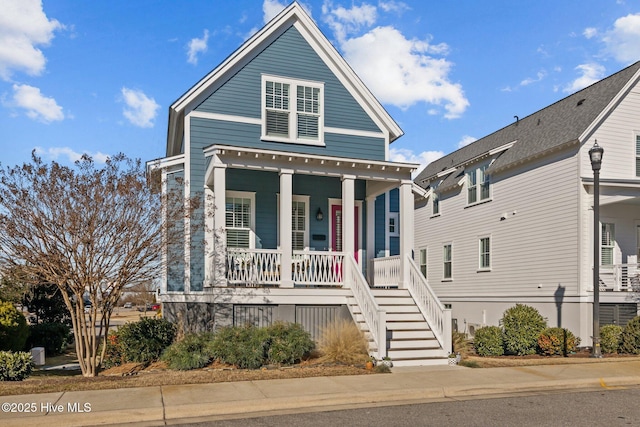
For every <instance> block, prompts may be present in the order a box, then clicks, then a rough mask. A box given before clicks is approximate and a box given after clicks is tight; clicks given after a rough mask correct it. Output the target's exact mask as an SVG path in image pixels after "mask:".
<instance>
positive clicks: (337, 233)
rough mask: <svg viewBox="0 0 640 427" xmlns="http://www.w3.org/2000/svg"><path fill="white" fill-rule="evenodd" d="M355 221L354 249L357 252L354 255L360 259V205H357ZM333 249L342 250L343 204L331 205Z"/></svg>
mask: <svg viewBox="0 0 640 427" xmlns="http://www.w3.org/2000/svg"><path fill="white" fill-rule="evenodd" d="M354 212H355V221H354V224H353V225H354V227H353V239H354V249H355V251H354V252H355V253H354V254H353V256H354V257H355V259H356V261H358V252H359V249H360V243H359V241H358V234H359V233H358V230H359V224H358V220H359V217H358V206H356V207H355V211H354ZM331 224H332V230H331V249H332V250H334V251H336V252H342V248H343V246H342V205H331Z"/></svg>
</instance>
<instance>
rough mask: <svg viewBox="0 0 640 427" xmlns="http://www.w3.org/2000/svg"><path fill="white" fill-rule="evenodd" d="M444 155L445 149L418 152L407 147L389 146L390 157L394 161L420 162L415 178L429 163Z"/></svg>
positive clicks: (414, 174)
mask: <svg viewBox="0 0 640 427" xmlns="http://www.w3.org/2000/svg"><path fill="white" fill-rule="evenodd" d="M442 156H444V152H443V151H423V152H421V153H418V154H416V153H414V152H413V151H412V150H409V149H407V148H393V147H392V148H389V159H390V160H391V161H392V162H401V163H418V164H420V167H419V168H418V169H417V170H416V171H415V172H414V173H413V177H414V178H415V177H416V176H418V175H419V174H420V172H422V170H423V169H424V168H425V167H426V166H427V165H428V164H429V163H431V162H433V161H435V160H438V159H439V158H440V157H442Z"/></svg>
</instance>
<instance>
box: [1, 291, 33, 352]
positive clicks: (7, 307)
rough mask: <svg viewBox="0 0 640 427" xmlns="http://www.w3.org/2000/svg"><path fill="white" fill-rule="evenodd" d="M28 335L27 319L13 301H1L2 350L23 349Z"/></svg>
mask: <svg viewBox="0 0 640 427" xmlns="http://www.w3.org/2000/svg"><path fill="white" fill-rule="evenodd" d="M28 337H29V326H28V325H27V319H25V318H24V316H23V315H22V313H20V312H19V311H18V309H17V308H16V307H15V306H14V305H13V303H10V302H8V301H7V302H2V301H0V350H9V351H22V350H24V348H25V344H26V342H27V338H28Z"/></svg>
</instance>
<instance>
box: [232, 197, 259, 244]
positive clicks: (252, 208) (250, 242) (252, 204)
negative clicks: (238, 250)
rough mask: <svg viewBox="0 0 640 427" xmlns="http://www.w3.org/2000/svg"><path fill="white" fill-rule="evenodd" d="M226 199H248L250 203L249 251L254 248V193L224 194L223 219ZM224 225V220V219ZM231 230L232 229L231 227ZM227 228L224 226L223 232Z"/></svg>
mask: <svg viewBox="0 0 640 427" xmlns="http://www.w3.org/2000/svg"><path fill="white" fill-rule="evenodd" d="M227 197H233V198H242V199H249V200H250V202H251V213H250V215H251V218H250V220H249V249H255V248H256V193H255V192H254V191H234V190H227V191H226V192H225V218H226V215H227ZM225 223H226V219H225ZM231 228H233V227H231ZM226 229H227V227H226V226H225V231H226Z"/></svg>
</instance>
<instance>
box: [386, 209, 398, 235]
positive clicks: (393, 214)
mask: <svg viewBox="0 0 640 427" xmlns="http://www.w3.org/2000/svg"><path fill="white" fill-rule="evenodd" d="M391 220H393V224H394V228H393V231H390V228H391ZM387 232H388V233H389V237H400V212H389V215H388V216H387Z"/></svg>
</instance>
